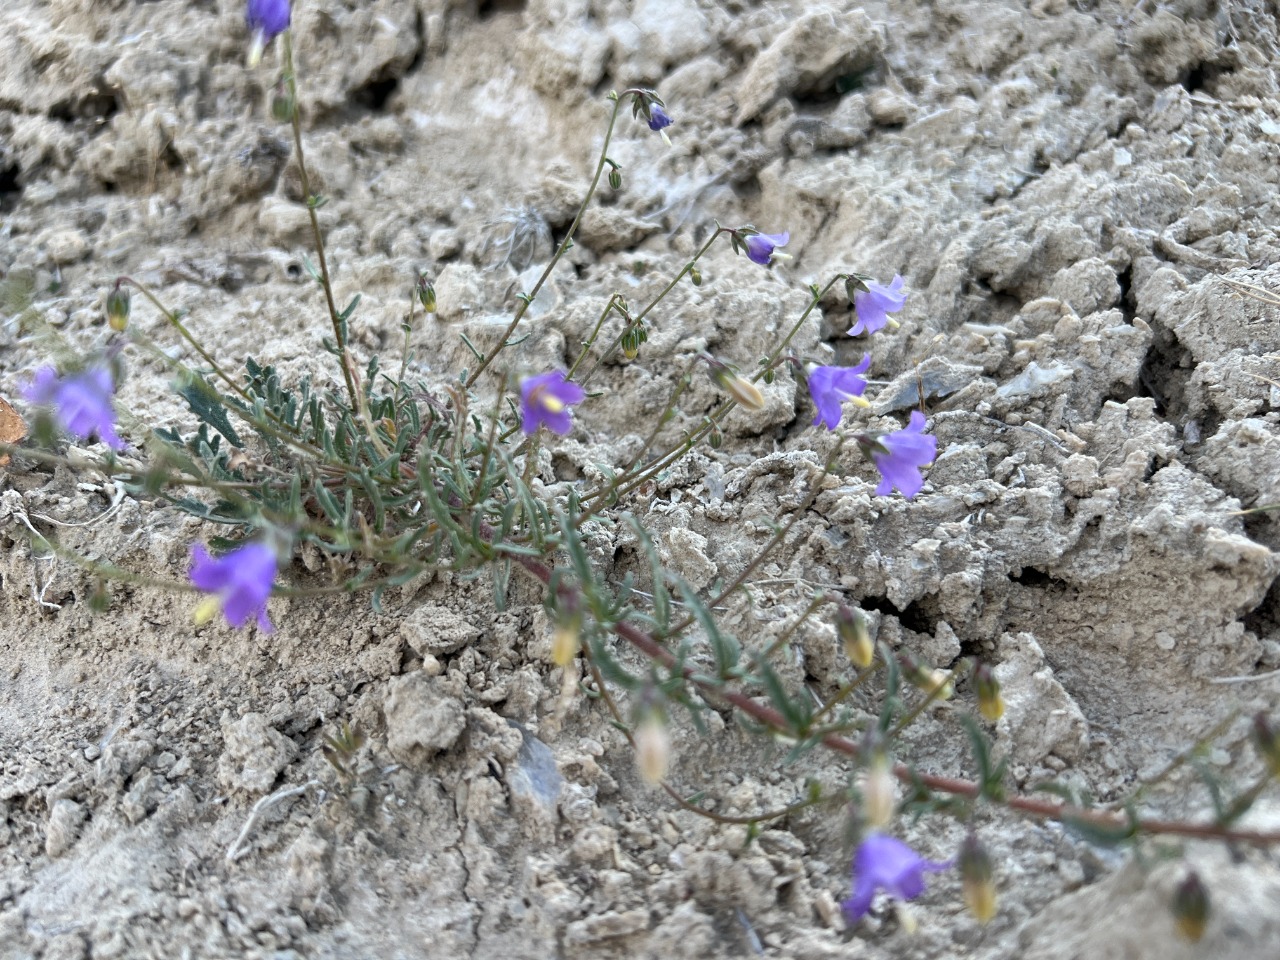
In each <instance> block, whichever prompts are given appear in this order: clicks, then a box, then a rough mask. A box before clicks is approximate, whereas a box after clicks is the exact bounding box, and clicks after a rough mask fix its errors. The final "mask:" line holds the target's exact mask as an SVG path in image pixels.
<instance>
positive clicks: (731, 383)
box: [719, 373, 764, 410]
mask: <svg viewBox="0 0 1280 960" xmlns="http://www.w3.org/2000/svg"><path fill="white" fill-rule="evenodd" d="M719 382H720V386H721V387H723V388H724V392H725V393H727V394H729V396H731V397H733V399H734V400H736V401H737V402H738V405H739V406H742V407H745V408H746V409H748V410H763V409H764V394H763V393H761V392H760V388H759V387H757V386H756V385H755V384H754V383H752V382H751V381H750V380H748V379H747V378H746V377H740V376H738V375H737V374H736V373H735V374H729V375H727V376H723V377H721V378H720V380H719Z"/></svg>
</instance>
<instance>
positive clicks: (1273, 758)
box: [1253, 712, 1280, 777]
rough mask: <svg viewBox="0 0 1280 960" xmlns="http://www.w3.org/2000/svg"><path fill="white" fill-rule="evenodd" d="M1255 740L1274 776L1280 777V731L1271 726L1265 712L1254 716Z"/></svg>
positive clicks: (1259, 751)
mask: <svg viewBox="0 0 1280 960" xmlns="http://www.w3.org/2000/svg"><path fill="white" fill-rule="evenodd" d="M1253 742H1254V744H1255V745H1256V746H1257V748H1258V753H1260V754H1261V755H1262V759H1263V761H1264V762H1265V763H1266V765H1267V769H1268V770H1269V771H1271V775H1272V776H1273V777H1280V733H1277V732H1276V729H1275V727H1273V726H1271V721H1270V720H1268V719H1267V715H1266V714H1265V713H1262V712H1259V713H1258V714H1257V715H1256V716H1255V717H1254V718H1253Z"/></svg>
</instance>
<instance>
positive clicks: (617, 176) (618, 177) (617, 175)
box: [609, 167, 622, 190]
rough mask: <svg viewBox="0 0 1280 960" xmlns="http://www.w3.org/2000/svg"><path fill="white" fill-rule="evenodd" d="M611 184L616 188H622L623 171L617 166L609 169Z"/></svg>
mask: <svg viewBox="0 0 1280 960" xmlns="http://www.w3.org/2000/svg"><path fill="white" fill-rule="evenodd" d="M609 186H611V187H613V189H615V190H621V189H622V173H621V172H620V171H619V170H618V168H617V167H613V168H612V169H611V170H610V171H609Z"/></svg>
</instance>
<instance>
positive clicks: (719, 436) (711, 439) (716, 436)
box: [707, 426, 724, 450]
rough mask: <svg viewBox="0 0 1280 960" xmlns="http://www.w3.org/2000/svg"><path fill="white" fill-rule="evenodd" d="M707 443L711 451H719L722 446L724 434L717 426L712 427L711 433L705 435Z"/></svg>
mask: <svg viewBox="0 0 1280 960" xmlns="http://www.w3.org/2000/svg"><path fill="white" fill-rule="evenodd" d="M707 443H709V444H711V449H712V450H719V449H720V448H721V447H723V446H724V434H723V433H722V432H721V431H720V428H719V427H717V426H712V428H711V432H710V433H709V434H707Z"/></svg>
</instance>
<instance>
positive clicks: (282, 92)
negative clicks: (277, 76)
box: [271, 80, 298, 123]
mask: <svg viewBox="0 0 1280 960" xmlns="http://www.w3.org/2000/svg"><path fill="white" fill-rule="evenodd" d="M297 110H298V101H297V100H296V99H295V98H294V96H293V93H292V92H291V91H290V90H289V85H288V84H287V83H285V82H284V81H283V80H281V81H280V82H279V83H277V84H276V86H275V89H274V90H272V91H271V116H272V117H273V118H274V119H276V120H278V121H279V122H280V123H293V118H294V116H295V115H296V114H297Z"/></svg>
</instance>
